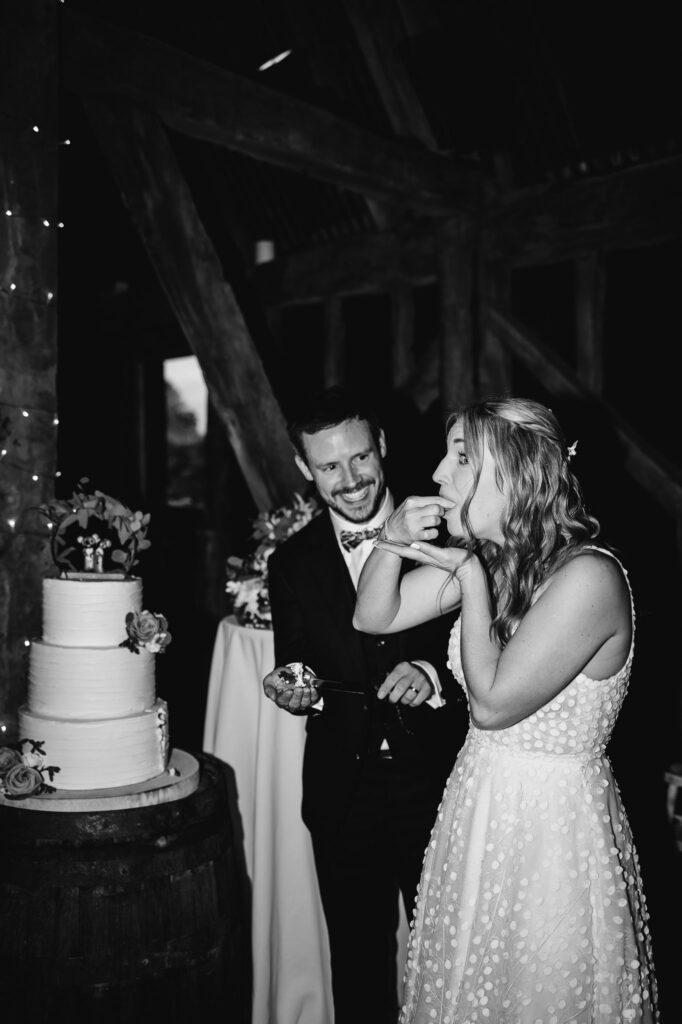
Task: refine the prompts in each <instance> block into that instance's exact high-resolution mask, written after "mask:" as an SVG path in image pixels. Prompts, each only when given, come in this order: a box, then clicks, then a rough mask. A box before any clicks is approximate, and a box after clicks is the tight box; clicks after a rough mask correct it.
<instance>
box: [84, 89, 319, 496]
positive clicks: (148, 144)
mask: <svg viewBox="0 0 682 1024" xmlns="http://www.w3.org/2000/svg"><path fill="white" fill-rule="evenodd" d="M85 108H86V112H87V113H88V115H89V117H90V121H91V123H92V128H93V131H94V133H95V136H96V137H97V138H98V140H99V143H100V145H101V148H102V150H103V152H104V154H105V156H106V157H107V159H108V161H109V164H110V166H111V169H112V172H113V174H114V177H115V178H116V181H117V183H118V186H119V188H120V190H121V194H122V197H123V202H124V204H125V205H126V206H127V208H128V209H129V211H130V214H131V217H132V219H133V222H134V224H135V226H136V227H137V230H138V231H139V233H140V237H141V239H142V242H143V244H144V246H145V248H146V250H147V253H148V255H149V259H150V261H151V263H152V265H153V267H154V269H155V271H156V273H157V275H158V277H159V280H160V282H161V285H162V287H163V289H164V291H165V293H166V296H167V298H168V301H169V303H170V305H171V306H172V308H173V310H174V312H175V315H176V317H177V319H178V321H179V322H180V325H181V327H182V329H183V331H184V333H185V336H186V338H187V341H188V342H189V345H190V347H191V349H192V351H193V352H194V354H195V355H196V357H197V359H198V360H199V363H200V365H201V368H202V371H203V374H204V378H205V380H206V385H207V387H208V390H209V395H210V398H211V401H212V403H213V406H214V408H215V410H216V412H217V413H218V415H219V416H220V418H221V419H222V421H223V423H224V425H225V427H226V428H227V433H228V436H229V439H230V443H231V445H232V448H233V450H234V452H235V455H236V457H237V460H238V462H239V465H240V467H241V470H242V473H243V475H244V478H245V480H246V482H247V484H248V487H249V490H250V492H251V494H252V496H253V499H254V502H255V504H256V506H257V507H258V508H259V509H261V510H264V509H269V508H272V507H273V506H275V505H278V504H281V503H283V502H284V501H286V500H287V499H289V498H290V497H291V494H292V493H293V492H294V491H295V490H297V489H298V488H300V476H299V474H298V470H297V469H296V467H295V464H294V462H293V458H292V454H291V447H290V444H289V441H288V438H287V432H286V426H285V423H284V419H283V417H282V413H281V411H280V408H279V405H278V404H277V401H276V399H275V397H274V395H273V393H272V389H271V387H270V384H269V382H268V380H267V377H266V376H265V372H264V370H263V366H262V364H261V361H260V358H259V356H258V353H257V352H256V349H255V347H254V345H253V342H252V340H251V337H250V335H249V331H248V328H247V326H246V323H245V322H244V318H243V316H242V314H241V311H240V309H239V306H238V305H237V302H236V301H235V298H234V294H233V292H232V289H231V288H230V286H229V284H228V283H227V282H226V281H225V279H224V277H223V271H222V266H221V263H220V259H219V258H218V255H217V254H216V252H215V250H214V248H213V245H212V243H211V240H210V238H209V237H208V235H207V233H206V231H205V229H204V226H203V224H202V223H201V220H200V218H199V215H198V213H197V210H196V208H195V206H194V202H193V199H192V196H191V193H190V191H189V189H188V187H187V185H186V183H185V181H184V179H183V177H182V173H181V172H180V169H179V167H178V165H177V162H176V160H175V156H174V154H173V151H172V149H171V147H170V145H169V143H168V140H167V138H166V134H165V132H164V130H163V127H162V125H161V124H160V123H159V122H158V120H157V118H156V117H154V116H153V115H150V114H148V113H145V112H143V111H140V110H135V109H134V108H132V107H130V105H129V104H127V103H126V104H120V105H118V104H117V105H116V106H115V108H114V109H111V106H110V104H105V103H102V102H97V101H95V100H89V101H87V102H86V104H85Z"/></svg>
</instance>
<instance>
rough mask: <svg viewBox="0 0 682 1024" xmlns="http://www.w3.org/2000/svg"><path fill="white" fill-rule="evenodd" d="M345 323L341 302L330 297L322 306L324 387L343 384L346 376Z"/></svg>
mask: <svg viewBox="0 0 682 1024" xmlns="http://www.w3.org/2000/svg"><path fill="white" fill-rule="evenodd" d="M345 355H346V323H345V320H344V317H343V300H342V299H340V298H338V297H337V296H331V297H330V298H328V299H327V301H326V302H325V304H324V356H323V375H324V384H325V387H328V388H331V387H334V385H335V384H343V382H344V379H345V375H346V360H345Z"/></svg>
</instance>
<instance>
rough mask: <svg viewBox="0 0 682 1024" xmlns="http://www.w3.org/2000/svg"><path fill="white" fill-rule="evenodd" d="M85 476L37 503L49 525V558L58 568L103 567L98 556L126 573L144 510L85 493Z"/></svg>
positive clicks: (140, 540)
mask: <svg viewBox="0 0 682 1024" xmlns="http://www.w3.org/2000/svg"><path fill="white" fill-rule="evenodd" d="M89 483H90V481H89V479H88V478H87V477H82V478H81V479H80V480H79V481H78V486H77V487H76V489H75V490H74V492H73V494H72V495H71V497H70V498H65V499H63V500H59V499H56V498H55V500H54V501H51V502H48V503H46V504H44V505H39V506H38V508H37V511H38V512H40V514H41V515H42V516H44V517H45V518H46V519H47V521H48V524H49V525H50V529H51V548H52V558H53V560H54V562H55V565H56V566H57V568H59V569H60V570H62V571H74V572H77V571H79V570H84V571H86V572H91V571H95V572H102V571H104V557H105V554H106V557H107V561H108V562H109V563H110V566H111V568H112V569H113V570H114V571H119V572H123V573H125V574H127V573H129V572H130V570H131V569H132V567H133V566H134V565H136V564H137V562H138V557H137V556H138V553H139V552H140V551H144V550H145V549H146V548H148V547H149V546H150V542H149V541H148V540H147V529H148V527H149V520H150V515H149V513H148V512H133V511H132V509H130V508H128V507H127V506H126V505H124V504H123V503H122V502H121V501H118V499H117V498H112V497H111V496H110V495H109V494H105V493H104V492H103V491H97V490H96V491H92V493H89V492H88V491H87V490H86V489H85V488H86V486H87V485H88V484H89Z"/></svg>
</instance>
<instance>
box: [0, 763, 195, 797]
mask: <svg viewBox="0 0 682 1024" xmlns="http://www.w3.org/2000/svg"><path fill="white" fill-rule="evenodd" d="M168 769H169V770H167V771H165V772H164V773H163V775H157V776H156V777H155V778H153V779H147V781H146V782H137V783H135V785H133V786H115V787H113V788H112V789H62V790H57V791H56V792H55V793H43V794H42V795H41V796H28V797H25V798H24V799H22V800H8V799H7V797H5V796H1V795H0V805H2V806H3V807H15V808H17V810H26V811H128V810H130V809H131V808H136V807H150V806H152V805H154V804H165V803H170V802H171V800H181V799H182V798H183V797H185V796H189V794H190V793H193V792H194V791H195V789H196V788H197V786H198V785H199V762H198V761H197V759H196V757H192V755H191V754H187V753H186V752H185V751H184V750H176V749H174V750H172V751H171V755H170V760H169V762H168ZM170 769H173V770H174V772H176V773H177V774H173V775H171V774H170ZM57 781H58V778H56V779H55V782H57Z"/></svg>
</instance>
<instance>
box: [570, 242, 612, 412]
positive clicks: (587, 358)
mask: <svg viewBox="0 0 682 1024" xmlns="http://www.w3.org/2000/svg"><path fill="white" fill-rule="evenodd" d="M605 292H606V271H605V268H604V263H603V260H602V258H601V255H600V254H599V253H597V252H590V253H586V254H585V255H584V256H580V257H579V258H578V259H577V260H576V261H575V331H576V345H577V365H578V376H579V377H580V380H581V381H582V383H583V384H584V385H585V387H586V388H587V389H588V390H589V391H593V392H594V393H595V395H601V393H602V387H603V381H604V299H605Z"/></svg>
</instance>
